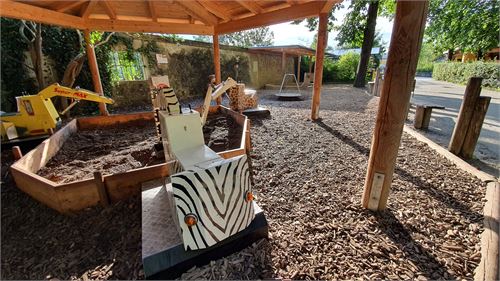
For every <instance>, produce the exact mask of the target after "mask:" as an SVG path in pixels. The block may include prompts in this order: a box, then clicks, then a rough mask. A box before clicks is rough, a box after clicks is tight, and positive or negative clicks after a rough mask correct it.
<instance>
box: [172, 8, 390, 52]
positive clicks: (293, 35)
mask: <svg viewBox="0 0 500 281" xmlns="http://www.w3.org/2000/svg"><path fill="white" fill-rule="evenodd" d="M348 6H349V1H346V2H345V3H344V7H343V8H341V9H338V10H337V11H335V18H336V19H337V21H336V22H335V25H340V24H341V23H342V21H343V19H344V16H345V14H346V13H347V7H348ZM392 24H393V22H392V21H390V20H389V19H387V18H384V17H378V18H377V26H376V30H377V31H378V32H380V34H382V41H383V42H385V43H386V44H385V46H386V49H388V47H389V42H390V39H391V32H392ZM269 28H270V30H271V31H272V32H273V33H274V44H273V45H274V46H281V45H303V46H306V47H310V46H311V43H312V42H313V39H314V35H315V34H316V31H309V29H308V28H307V26H306V23H305V21H303V22H302V23H301V24H300V25H295V24H292V23H291V22H287V23H281V24H275V25H270V26H269ZM337 33H338V32H337V31H331V32H330V33H329V34H328V47H332V48H334V49H337V48H336V46H337V42H336V40H335V37H336V36H337ZM181 37H183V38H186V39H194V36H191V35H185V36H181Z"/></svg>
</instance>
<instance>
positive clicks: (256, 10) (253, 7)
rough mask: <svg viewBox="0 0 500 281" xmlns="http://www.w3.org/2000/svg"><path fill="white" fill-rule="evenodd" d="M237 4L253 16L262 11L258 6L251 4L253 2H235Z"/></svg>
mask: <svg viewBox="0 0 500 281" xmlns="http://www.w3.org/2000/svg"><path fill="white" fill-rule="evenodd" d="M237 2H238V4H240V5H241V6H243V7H244V8H245V9H247V10H249V11H250V12H252V13H254V14H260V13H262V12H263V11H264V9H262V7H261V6H259V4H257V3H255V2H253V1H237Z"/></svg>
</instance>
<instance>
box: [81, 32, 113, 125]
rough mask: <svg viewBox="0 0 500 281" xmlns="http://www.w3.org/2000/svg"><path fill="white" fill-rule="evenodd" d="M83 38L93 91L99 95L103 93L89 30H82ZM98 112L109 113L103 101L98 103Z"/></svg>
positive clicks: (105, 114)
mask: <svg viewBox="0 0 500 281" xmlns="http://www.w3.org/2000/svg"><path fill="white" fill-rule="evenodd" d="M83 33H84V38H85V43H86V44H85V48H86V51H87V58H88V61H89V69H90V74H92V82H93V84H94V91H95V92H96V93H98V94H99V95H101V96H102V95H104V91H103V89H102V83H101V75H100V74H99V66H98V65H97V58H96V56H95V50H94V45H92V42H91V41H90V30H88V29H86V30H84V32H83ZM99 112H100V113H101V115H104V116H107V115H109V112H108V109H107V108H106V104H105V103H99Z"/></svg>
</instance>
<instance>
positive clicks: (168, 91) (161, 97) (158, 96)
mask: <svg viewBox="0 0 500 281" xmlns="http://www.w3.org/2000/svg"><path fill="white" fill-rule="evenodd" d="M150 94H151V103H152V104H153V110H154V112H155V124H156V134H157V135H158V136H160V139H161V126H160V116H159V115H158V111H160V110H162V111H163V110H167V111H168V112H169V113H170V114H179V113H180V112H181V107H180V104H179V99H178V98H177V95H176V94H175V92H174V89H173V88H170V87H166V88H159V89H152V90H151V93H150Z"/></svg>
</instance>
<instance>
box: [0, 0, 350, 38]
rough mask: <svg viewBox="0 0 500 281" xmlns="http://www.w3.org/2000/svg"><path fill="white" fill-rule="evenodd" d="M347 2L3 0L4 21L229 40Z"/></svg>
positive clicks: (309, 15)
mask: <svg viewBox="0 0 500 281" xmlns="http://www.w3.org/2000/svg"><path fill="white" fill-rule="evenodd" d="M340 1H341V0H327V1H314V0H313V1H311V0H286V1H283V0H282V1H277V0H267V1H231V0H223V1H212V0H197V1H196V0H177V1H175V0H174V1H172V0H170V1H160V0H116V1H102V0H75V1H48V0H45V1H42V0H20V1H12V0H0V16H2V17H10V18H17V19H25V20H31V21H36V22H41V23H45V24H53V25H59V26H63V27H70V28H77V29H87V30H100V31H121V32H158V33H175V34H204V35H213V34H224V33H230V32H235V31H240V30H245V29H250V28H255V27H259V26H264V25H271V24H276V23H281V22H286V21H291V20H297V19H303V18H308V17H316V16H318V15H319V14H320V13H327V12H329V11H330V10H331V8H332V7H333V5H335V4H336V3H338V2H340Z"/></svg>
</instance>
